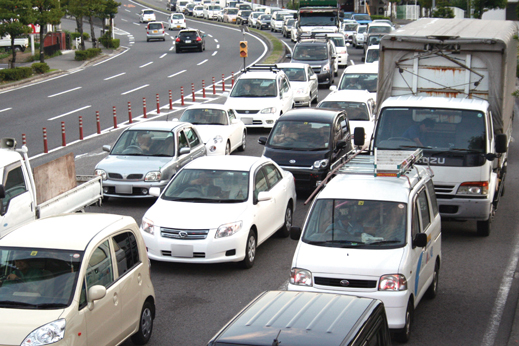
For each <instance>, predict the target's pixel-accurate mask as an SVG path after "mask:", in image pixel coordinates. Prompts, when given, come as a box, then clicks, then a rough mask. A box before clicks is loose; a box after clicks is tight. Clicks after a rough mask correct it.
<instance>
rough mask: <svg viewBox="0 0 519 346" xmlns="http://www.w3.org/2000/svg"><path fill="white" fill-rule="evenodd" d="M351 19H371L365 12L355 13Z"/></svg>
mask: <svg viewBox="0 0 519 346" xmlns="http://www.w3.org/2000/svg"><path fill="white" fill-rule="evenodd" d="M353 19H355V20H371V17H370V16H369V15H367V14H355V15H353Z"/></svg>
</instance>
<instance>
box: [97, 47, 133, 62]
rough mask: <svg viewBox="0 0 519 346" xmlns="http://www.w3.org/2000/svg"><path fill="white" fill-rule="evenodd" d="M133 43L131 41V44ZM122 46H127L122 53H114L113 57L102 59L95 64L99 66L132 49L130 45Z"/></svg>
mask: <svg viewBox="0 0 519 346" xmlns="http://www.w3.org/2000/svg"><path fill="white" fill-rule="evenodd" d="M132 43H133V42H130V44H132ZM121 47H123V48H125V50H124V52H121V53H119V54H116V55H114V56H112V57H110V58H108V59H105V60H102V61H100V62H98V63H97V64H94V65H93V66H97V65H101V64H104V63H105V62H107V61H110V60H112V59H115V58H117V57H119V56H121V55H123V54H124V53H126V52H128V51H129V50H130V48H128V47H124V46H121Z"/></svg>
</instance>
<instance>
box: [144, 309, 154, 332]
mask: <svg viewBox="0 0 519 346" xmlns="http://www.w3.org/2000/svg"><path fill="white" fill-rule="evenodd" d="M151 321H152V319H151V310H150V309H145V310H144V311H143V312H142V319H141V324H142V335H144V337H146V338H147V337H148V336H149V335H150V333H151V323H152V322H151Z"/></svg>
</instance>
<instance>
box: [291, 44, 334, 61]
mask: <svg viewBox="0 0 519 346" xmlns="http://www.w3.org/2000/svg"><path fill="white" fill-rule="evenodd" d="M293 57H294V59H295V60H301V61H315V60H326V59H327V58H328V54H327V53H326V47H325V46H324V45H312V46H309V45H296V47H295V48H294V55H293Z"/></svg>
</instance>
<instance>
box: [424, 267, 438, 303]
mask: <svg viewBox="0 0 519 346" xmlns="http://www.w3.org/2000/svg"><path fill="white" fill-rule="evenodd" d="M439 276H440V264H439V263H438V261H436V264H435V265H434V273H433V281H432V282H431V285H430V286H429V288H428V289H427V291H425V297H426V298H427V299H434V298H436V296H437V295H438V280H439Z"/></svg>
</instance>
